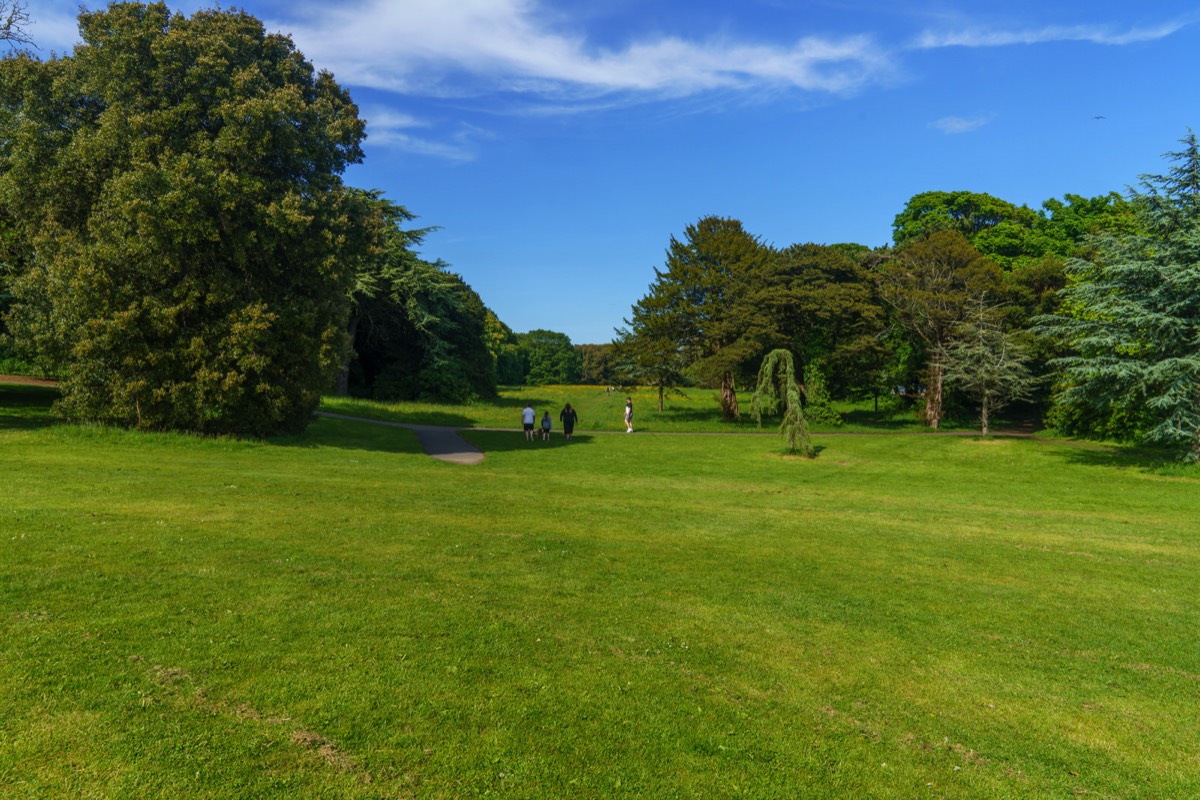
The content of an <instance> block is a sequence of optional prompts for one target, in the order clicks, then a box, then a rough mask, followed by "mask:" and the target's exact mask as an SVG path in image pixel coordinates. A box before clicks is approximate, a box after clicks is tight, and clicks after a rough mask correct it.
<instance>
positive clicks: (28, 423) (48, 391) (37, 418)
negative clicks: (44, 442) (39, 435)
mask: <svg viewBox="0 0 1200 800" xmlns="http://www.w3.org/2000/svg"><path fill="white" fill-rule="evenodd" d="M57 399H58V389H55V388H54V387H52V386H29V385H25V384H17V383H0V430H6V431H29V430H36V429H37V428H48V427H50V426H51V425H55V424H57V423H58V420H56V419H55V418H54V416H53V415H52V414H51V412H50V407H51V406H52V405H54V401H55V400H57Z"/></svg>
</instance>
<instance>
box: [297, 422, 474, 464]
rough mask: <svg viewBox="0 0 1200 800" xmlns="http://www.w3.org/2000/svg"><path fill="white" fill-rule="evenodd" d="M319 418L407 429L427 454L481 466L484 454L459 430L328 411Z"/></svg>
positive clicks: (449, 460) (453, 462)
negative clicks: (415, 436)
mask: <svg viewBox="0 0 1200 800" xmlns="http://www.w3.org/2000/svg"><path fill="white" fill-rule="evenodd" d="M316 413H317V416H319V417H329V418H330V419H344V420H348V421H350V422H364V423H366V424H368V425H382V426H384V427H385V428H407V429H409V430H410V431H413V432H414V433H416V434H417V439H418V441H420V442H421V448H422V449H423V450H424V451H425V454H426V455H428V456H431V457H433V458H436V459H438V460H439V461H448V462H449V463H451V464H481V463H483V452H482V451H481V450H480V449H479V448H478V447H476V446H475V445H473V444H471V443H470V442H468V441H467V440H466V439H464V438H462V437H461V436H459V435H458V431H459V429H458V428H446V427H442V426H440V425H410V424H408V423H406V422H388V421H387V420H380V419H368V418H367V417H352V416H349V415H347V414H331V413H330V412H328V411H318V412H316Z"/></svg>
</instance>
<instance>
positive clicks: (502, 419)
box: [321, 386, 969, 433]
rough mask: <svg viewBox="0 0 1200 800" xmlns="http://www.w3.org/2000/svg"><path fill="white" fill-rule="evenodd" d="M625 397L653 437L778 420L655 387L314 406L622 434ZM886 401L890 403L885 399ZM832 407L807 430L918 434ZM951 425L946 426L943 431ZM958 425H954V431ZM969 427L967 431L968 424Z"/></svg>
mask: <svg viewBox="0 0 1200 800" xmlns="http://www.w3.org/2000/svg"><path fill="white" fill-rule="evenodd" d="M626 397H632V399H633V406H634V428H635V429H636V430H640V431H646V432H656V433H683V432H693V433H769V432H772V431H774V430H775V429H776V428H777V427H778V425H779V421H778V419H771V418H764V419H763V424H762V426H761V427H759V425H758V424H757V423H756V422H755V420H754V416H753V414H752V413H751V409H750V400H751V397H752V394H748V393H744V395H743V396H742V398H741V401H740V402H741V405H742V406H743V408H742V418H741V420H739V421H727V420H722V419H721V414H720V406H719V404H718V402H717V398H716V393H715V392H714V391H713V390H711V389H688V390H686V392H684V393H673V394H670V395H668V396H667V397H665V398H664V402H663V410H662V411H661V412H660V411H659V410H658V392H657V390H655V389H636V390H633V391H631V392H624V391H621V392H611V393H610V392H608V391H607V390H606V388H605V387H603V386H525V387H506V388H502V389H501V390H500V395H499V397H498V398H496V399H494V400H481V401H477V402H474V403H467V404H462V405H440V404H434V403H416V402H392V403H389V402H377V401H370V400H361V399H355V398H344V397H326V398H324V400H323V401H322V405H321V407H322V409H323V410H326V411H331V412H335V413H342V414H352V415H359V416H365V417H370V418H373V419H388V420H393V421H398V422H409V423H419V424H429V425H456V426H464V427H477V428H520V427H521V409H523V408H524V407H525V404H526V403H530V404H532V405H533V407H534V409H535V410H536V411H537V412H538V417H539V418H540V417H541V415H542V413H543V412H545V411H549V412H550V417H551V419H552V420H553V421H554V426H555V429H557V428H558V427H559V421H558V414H559V411H561V410H562V408H563V406H564V405H566V404H567V403H570V404H571V405H572V406H573V407H574V408H575V409H576V410H577V411H578V412H579V424H578V428H579V429H580V430H591V431H624V430H625V422H624V419H625V398H626ZM888 400H889V401H890V398H888ZM838 410H839V411H840V412H841V413H842V414H843V415H844V422H843V424H841V425H838V426H836V427H830V426H822V425H820V424H814V425H813V426H812V427H813V429H814V430H818V431H819V430H830V431H832V430H837V431H843V432H856V431H874V432H878V431H887V430H891V431H911V432H918V431H922V430H923V428H922V427H921V425H920V422H919V420H918V419H917V416H916V414H915V412H914V411H913V410H912V409H911V408H904V407H901V406H900V405H898V404H896V403H889V402H885V403H884V404H883V407H882V408H881V409H880V410H878V411H877V410H875V408H874V406H873V405H872V404H871V403H870V402H863V403H858V404H848V403H843V404H839V405H838ZM951 427H954V426H951ZM960 427H961V426H960ZM968 427H969V426H968Z"/></svg>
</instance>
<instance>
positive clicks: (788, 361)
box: [750, 350, 816, 458]
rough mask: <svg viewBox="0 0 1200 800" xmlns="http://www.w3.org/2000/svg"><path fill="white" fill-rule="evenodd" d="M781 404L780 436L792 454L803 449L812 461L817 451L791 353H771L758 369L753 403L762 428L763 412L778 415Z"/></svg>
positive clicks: (784, 351)
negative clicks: (810, 433) (805, 415)
mask: <svg viewBox="0 0 1200 800" xmlns="http://www.w3.org/2000/svg"><path fill="white" fill-rule="evenodd" d="M781 402H782V403H783V421H782V422H781V423H780V425H779V434H780V435H781V436H783V438H784V439H785V440H786V441H787V443H788V449H789V450H790V451H791V452H793V453H795V452H796V451H797V450H800V451H802V452H803V453H804V455H806V456H808V457H809V458H812V457H813V456H815V455H816V450H815V449H814V448H813V445H812V439H811V438H810V437H809V435H808V420H807V419H805V417H804V404H803V400H802V396H801V390H800V384H799V383H797V382H796V362H795V359H794V358H793V357H792V354H791V352H789V351H788V350H772V351H771V352H769V353H767V357H766V358H764V359H763V362H762V366H761V367H760V368H759V370H758V386H757V388H756V389H755V390H754V398H753V399H752V400H751V404H750V408H751V410H752V411H753V412H754V418H755V420H757V421H758V424H759V425H762V417H763V414H764V413H767V414H775V413H777V412H778V411H779V405H780V403H781Z"/></svg>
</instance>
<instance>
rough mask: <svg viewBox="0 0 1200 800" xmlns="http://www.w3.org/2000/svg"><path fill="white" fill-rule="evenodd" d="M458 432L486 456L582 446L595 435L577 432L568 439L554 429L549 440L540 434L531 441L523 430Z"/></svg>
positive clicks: (593, 439)
mask: <svg viewBox="0 0 1200 800" xmlns="http://www.w3.org/2000/svg"><path fill="white" fill-rule="evenodd" d="M460 434H461V435H462V437H463V438H464V439H466V440H467V441H468V442H471V443H472V444H474V445H475V446H476V447H478V448H479V449H480V450H482V451H483V454H484V456H485V457H486V456H487V454H488V453H510V452H514V451H517V450H525V451H528V452H530V453H534V452H539V451H545V450H557V449H559V448H560V447H583V446H586V445H590V444H594V443H595V437H594V436H592V435H591V434H587V433H577V434H575V435H574V436H572V437H571V438H570V439H567V438H566V437H565V436H563V434H562V431H560V430H559V431H554V432H553V433H551V434H550V441H548V442H543V441H542V438H541V434H539V435H538V437H537V438H536V439H534V440H533V441H532V442H531V441H528V440H526V439H525V432H524V431H523V430H514V431H484V430H477V429H476V430H470V429H469V430H464V431H460Z"/></svg>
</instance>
